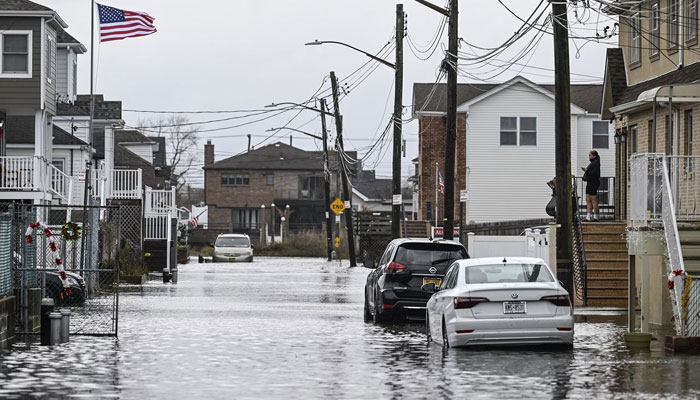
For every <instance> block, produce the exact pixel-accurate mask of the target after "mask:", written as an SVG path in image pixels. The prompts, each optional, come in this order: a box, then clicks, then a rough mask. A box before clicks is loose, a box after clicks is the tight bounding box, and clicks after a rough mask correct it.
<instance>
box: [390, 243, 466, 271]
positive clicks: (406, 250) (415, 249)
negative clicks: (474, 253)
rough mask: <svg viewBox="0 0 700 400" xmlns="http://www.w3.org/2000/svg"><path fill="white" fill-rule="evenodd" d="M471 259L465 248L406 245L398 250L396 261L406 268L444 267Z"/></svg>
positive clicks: (445, 245) (441, 245) (444, 245)
mask: <svg viewBox="0 0 700 400" xmlns="http://www.w3.org/2000/svg"><path fill="white" fill-rule="evenodd" d="M463 258H469V256H468V255H467V251H466V250H465V249H464V247H461V246H457V245H452V244H434V243H406V244H404V245H402V246H400V247H399V248H398V250H396V256H395V257H394V261H395V262H397V263H399V264H403V265H406V266H412V265H415V266H418V265H443V264H449V263H451V262H453V261H454V260H461V259H463Z"/></svg>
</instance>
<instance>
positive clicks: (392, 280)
mask: <svg viewBox="0 0 700 400" xmlns="http://www.w3.org/2000/svg"><path fill="white" fill-rule="evenodd" d="M463 258H469V254H468V253H467V250H466V249H465V248H464V246H463V245H462V244H461V243H459V242H455V241H450V240H430V239H395V240H393V241H391V243H389V245H388V246H387V247H386V249H385V250H384V253H383V255H382V257H381V258H380V259H379V264H378V265H376V266H374V265H371V267H373V268H374V270H373V271H372V272H370V274H369V275H368V276H367V283H366V285H365V307H364V319H365V322H371V321H374V322H375V323H376V322H384V321H388V320H392V319H397V318H409V319H423V318H424V317H425V304H426V303H427V302H428V299H429V298H430V295H431V294H430V293H426V292H424V291H422V290H421V287H422V286H423V285H425V284H426V283H434V284H435V286H440V284H441V283H442V279H443V276H444V275H445V271H447V267H448V266H449V265H450V264H452V262H453V261H455V260H459V259H463Z"/></svg>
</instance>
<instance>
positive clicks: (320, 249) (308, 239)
mask: <svg viewBox="0 0 700 400" xmlns="http://www.w3.org/2000/svg"><path fill="white" fill-rule="evenodd" d="M340 244H341V246H340V248H339V249H336V253H337V254H338V257H340V258H345V259H347V258H348V246H347V240H346V239H345V233H342V234H341V235H340ZM326 251H327V250H326V236H325V234H324V233H321V232H310V231H309V232H299V233H294V234H290V235H288V236H287V237H285V239H284V242H282V243H270V244H269V245H268V246H265V247H262V248H256V249H255V255H256V256H266V257H326V256H327V253H326Z"/></svg>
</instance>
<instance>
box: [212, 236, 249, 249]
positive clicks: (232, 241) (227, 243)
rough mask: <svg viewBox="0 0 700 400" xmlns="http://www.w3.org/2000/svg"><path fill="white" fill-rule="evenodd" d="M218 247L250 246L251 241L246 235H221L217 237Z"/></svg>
mask: <svg viewBox="0 0 700 400" xmlns="http://www.w3.org/2000/svg"><path fill="white" fill-rule="evenodd" d="M215 246H216V247H248V246H250V241H249V240H248V238H245V237H220V238H218V239H216V244H215Z"/></svg>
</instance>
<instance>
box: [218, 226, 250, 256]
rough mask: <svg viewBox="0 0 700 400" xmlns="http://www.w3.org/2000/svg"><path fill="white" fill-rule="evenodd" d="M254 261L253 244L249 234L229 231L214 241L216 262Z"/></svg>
mask: <svg viewBox="0 0 700 400" xmlns="http://www.w3.org/2000/svg"><path fill="white" fill-rule="evenodd" d="M234 261H247V262H252V261H253V245H252V244H251V243H250V238H249V237H248V235H244V234H239V233H228V234H222V235H219V236H217V238H216V242H214V262H234Z"/></svg>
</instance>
